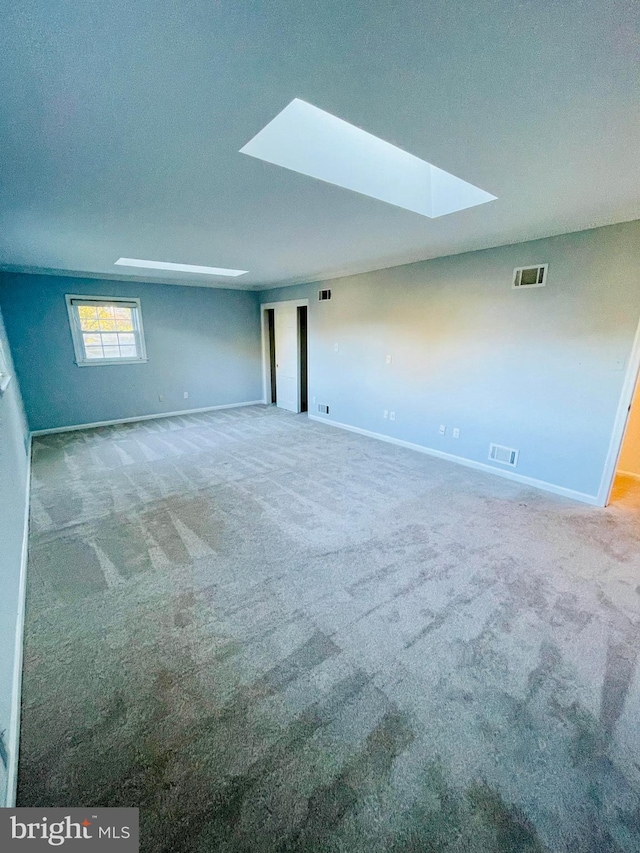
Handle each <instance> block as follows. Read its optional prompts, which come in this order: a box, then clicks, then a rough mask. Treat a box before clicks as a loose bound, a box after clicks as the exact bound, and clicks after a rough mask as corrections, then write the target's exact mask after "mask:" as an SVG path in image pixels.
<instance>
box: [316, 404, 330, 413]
mask: <svg viewBox="0 0 640 853" xmlns="http://www.w3.org/2000/svg"><path fill="white" fill-rule="evenodd" d="M318 411H319V412H320V414H322V415H328V414H329V406H322V405H318Z"/></svg>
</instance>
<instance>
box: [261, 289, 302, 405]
mask: <svg viewBox="0 0 640 853" xmlns="http://www.w3.org/2000/svg"><path fill="white" fill-rule="evenodd" d="M278 305H295V306H296V308H308V307H309V300H308V299H281V300H280V301H279V302H263V303H262V304H261V305H260V336H261V342H262V402H263V403H265V404H266V403H268V402H269V399H270V397H271V375H270V374H271V363H270V359H269V335H268V334H267V326H266V312H267V311H268V310H269V309H270V308H277V307H278ZM308 340H309V312H307V341H308ZM308 366H309V360H308V353H307V372H308ZM299 386H300V383H298V396H299V395H300V387H299Z"/></svg>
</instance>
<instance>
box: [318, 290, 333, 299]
mask: <svg viewBox="0 0 640 853" xmlns="http://www.w3.org/2000/svg"><path fill="white" fill-rule="evenodd" d="M318 299H319V300H320V302H326V300H327V299H331V291H330V290H319V291H318Z"/></svg>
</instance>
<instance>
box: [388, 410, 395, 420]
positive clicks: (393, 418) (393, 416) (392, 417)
mask: <svg viewBox="0 0 640 853" xmlns="http://www.w3.org/2000/svg"><path fill="white" fill-rule="evenodd" d="M395 419H396V413H395V412H389V420H390V421H395Z"/></svg>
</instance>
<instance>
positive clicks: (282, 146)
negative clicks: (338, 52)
mask: <svg viewBox="0 0 640 853" xmlns="http://www.w3.org/2000/svg"><path fill="white" fill-rule="evenodd" d="M240 152H241V153H242V154H248V155H249V156H250V157H256V158H257V159H258V160H265V161H266V162H267V163H274V164H275V165H276V166H283V167H284V168H285V169H291V170H292V171H294V172H299V173H301V174H303V175H309V177H311V178H318V179H319V180H321V181H325V182H326V183H329V184H335V185H336V186H339V187H344V188H345V189H348V190H353V191H354V192H357V193H362V195H367V196H370V197H371V198H377V199H380V201H386V202H388V203H389V204H394V205H396V206H397V207H403V208H405V209H406V210H411V211H413V212H415V213H420V214H422V216H428V217H430V218H435V217H437V216H443V215H444V214H445V213H453V212H455V211H457V210H464V209H465V208H467V207H474V206H475V205H478V204H484V203H485V202H487V201H493V200H494V199H495V198H496V196H494V195H491V193H488V192H485V191H484V190H481V189H480V188H479V187H476V186H474V185H473V184H469V183H467V181H463V180H462V178H456V176H455V175H451V174H450V173H449V172H445V171H443V170H442V169H439V168H438V167H437V166H434V165H432V164H431V163H427V162H426V160H421V159H420V158H419V157H415V156H414V155H413V154H409V153H408V152H407V151H403V150H402V149H401V148H397V147H396V146H395V145H391V143H389V142H385V141H384V140H383V139H378V137H377V136H372V134H370V133H367V132H366V131H364V130H360V128H358V127H354V125H352V124H349V123H348V122H346V121H343V120H342V119H340V118H336V116H333V115H331V114H330V113H327V112H325V111H324V110H321V109H318V107H314V106H313V105H312V104H308V103H306V101H301V100H300V99H299V98H294V100H293V101H291V103H290V104H289V105H288V106H287V107H285V108H284V109H283V110H282V112H281V113H278V115H277V116H276V117H275V118H274V119H272V121H270V122H269V124H268V125H267V126H266V127H265V128H263V129H262V130H261V131H260V132H259V133H258V134H257V135H256V136H254V137H253V139H251V140H250V141H249V142H247V144H246V145H245V146H244V147H243V148H241V149H240Z"/></svg>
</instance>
